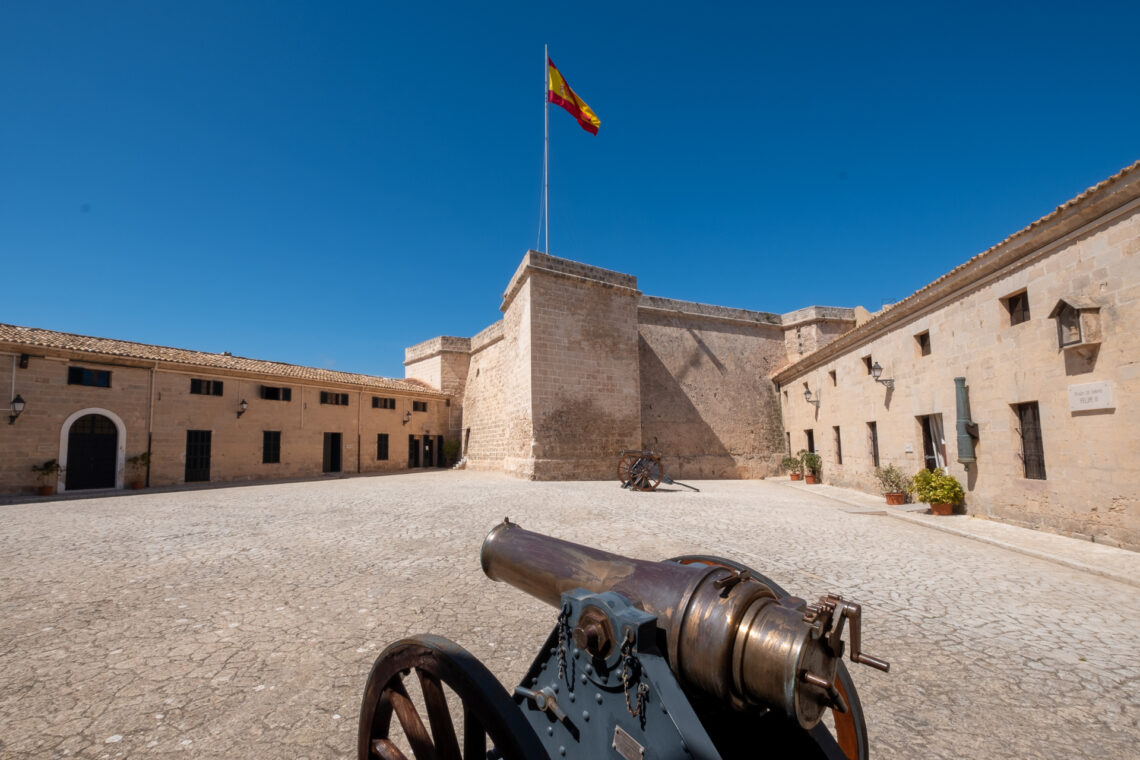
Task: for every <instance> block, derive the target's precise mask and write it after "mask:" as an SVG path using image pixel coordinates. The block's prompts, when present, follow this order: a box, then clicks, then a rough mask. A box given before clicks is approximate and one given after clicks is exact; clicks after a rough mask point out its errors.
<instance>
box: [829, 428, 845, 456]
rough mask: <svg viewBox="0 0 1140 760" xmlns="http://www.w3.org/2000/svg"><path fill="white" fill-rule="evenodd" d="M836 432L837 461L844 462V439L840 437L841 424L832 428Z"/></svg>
mask: <svg viewBox="0 0 1140 760" xmlns="http://www.w3.org/2000/svg"><path fill="white" fill-rule="evenodd" d="M831 429H832V430H833V431H834V432H835V463H836V464H843V440H842V439H841V438H840V437H839V426H838V425H835V426H833V427H832V428H831Z"/></svg>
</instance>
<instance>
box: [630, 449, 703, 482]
mask: <svg viewBox="0 0 1140 760" xmlns="http://www.w3.org/2000/svg"><path fill="white" fill-rule="evenodd" d="M617 472H618V480H619V481H621V487H622V488H632V489H633V490H635V491H656V490H657V486H659V485H661V484H662V483H668V484H669V485H672V486H682V487H683V488H688V489H689V490H690V491H698V492H699V491H700V490H701V489H699V488H694V487H693V486H690V485H686V484H684V483H680V482H678V481H676V480H673V479H672V478H670V477H669V476H668V475H666V474H665V468H664V467H663V466H662V465H661V456H660V455H659V454H658V453H657V452H656V451H643V450H641V449H622V450H621V453H620V454H618V467H617Z"/></svg>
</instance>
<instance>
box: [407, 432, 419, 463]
mask: <svg viewBox="0 0 1140 760" xmlns="http://www.w3.org/2000/svg"><path fill="white" fill-rule="evenodd" d="M419 466H420V439H419V438H417V437H416V436H414V435H409V436H408V469H412V468H413V467H419Z"/></svg>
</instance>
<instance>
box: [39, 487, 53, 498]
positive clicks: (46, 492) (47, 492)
mask: <svg viewBox="0 0 1140 760" xmlns="http://www.w3.org/2000/svg"><path fill="white" fill-rule="evenodd" d="M39 493H40V496H51V495H52V494H53V493H55V486H40V489H39Z"/></svg>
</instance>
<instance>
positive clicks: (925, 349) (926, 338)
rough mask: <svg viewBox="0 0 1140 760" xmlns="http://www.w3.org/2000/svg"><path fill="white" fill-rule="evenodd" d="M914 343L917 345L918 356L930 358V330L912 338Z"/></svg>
mask: <svg viewBox="0 0 1140 760" xmlns="http://www.w3.org/2000/svg"><path fill="white" fill-rule="evenodd" d="M914 342H915V343H916V344H917V345H918V355H919V356H930V330H927V331H926V332H920V333H919V334H918V335H916V336H914Z"/></svg>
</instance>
